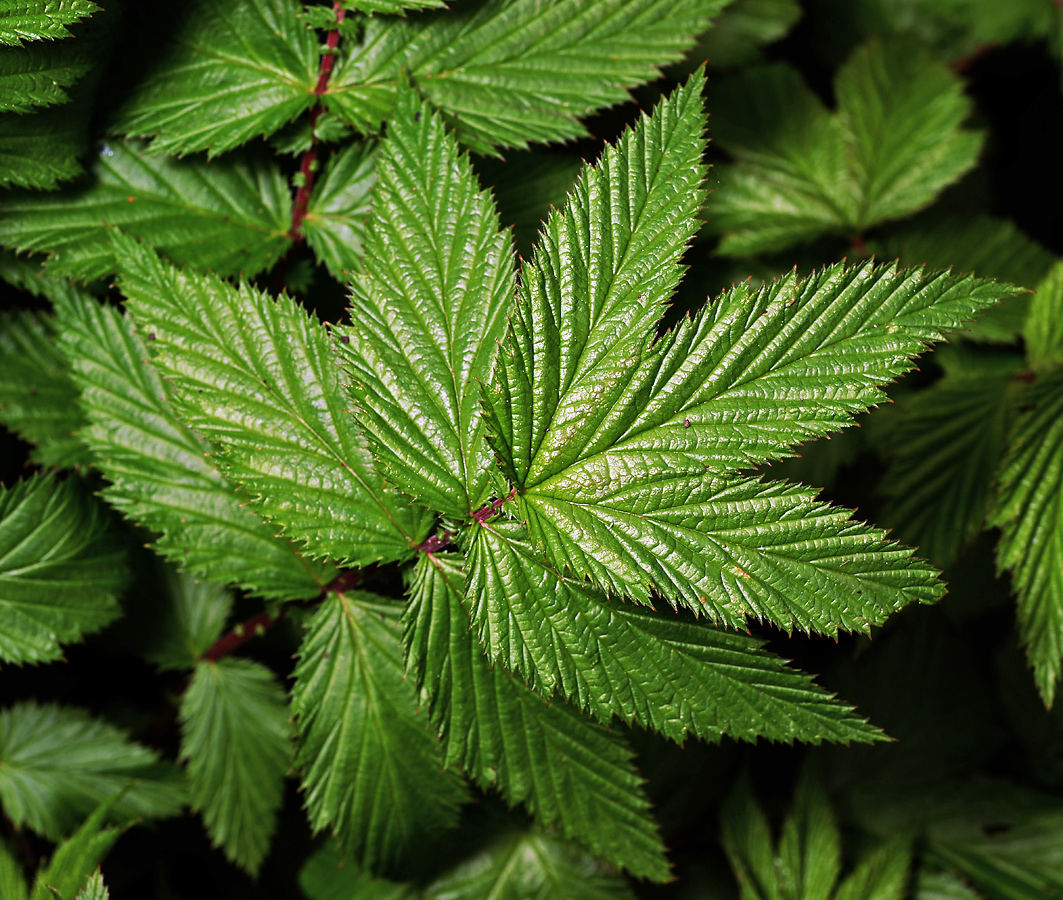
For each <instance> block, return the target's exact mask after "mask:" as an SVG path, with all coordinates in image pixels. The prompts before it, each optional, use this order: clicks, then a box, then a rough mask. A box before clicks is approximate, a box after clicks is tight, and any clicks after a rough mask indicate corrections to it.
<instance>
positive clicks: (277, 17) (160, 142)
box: [115, 0, 318, 156]
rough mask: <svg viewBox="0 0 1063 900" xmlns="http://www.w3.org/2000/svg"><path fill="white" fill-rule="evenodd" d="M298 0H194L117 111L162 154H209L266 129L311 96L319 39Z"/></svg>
mask: <svg viewBox="0 0 1063 900" xmlns="http://www.w3.org/2000/svg"><path fill="white" fill-rule="evenodd" d="M299 10H300V4H299V3H297V2H296V0H198V2H197V3H195V4H193V6H192V7H191V8H189V9H188V10H187V11H186V13H185V18H184V21H183V22H181V23H180V25H179V26H178V31H177V35H176V38H175V39H174V43H173V44H172V45H171V47H170V49H169V51H168V52H167V53H165V54H164V55H163V57H162V59H160V60H159V62H158V64H157V65H156V66H155V67H154V69H153V70H152V72H151V73H150V74H149V75H148V77H147V78H146V79H144V80H142V81H140V82H138V83H137V85H136V89H135V90H134V92H133V95H132V96H131V97H130V98H129V100H128V101H127V102H126V103H125V105H124V106H123V107H122V109H121V110H120V111H119V113H118V120H117V122H116V124H115V127H116V128H117V129H118V130H120V131H122V132H124V133H126V134H130V135H135V136H140V137H147V136H149V135H154V136H155V140H154V141H152V145H151V149H152V150H153V151H155V152H162V153H177V154H184V153H192V152H195V151H196V150H206V151H208V154H209V155H211V156H214V155H217V154H219V153H223V152H225V151H226V150H231V149H232V148H233V147H235V146H237V145H238V144H242V143H244V142H246V141H249V140H250V139H251V138H253V137H257V136H259V135H269V134H272V133H273V132H274V131H276V130H277V129H278V128H280V127H281V126H282V125H284V124H285V123H287V122H290V121H291V120H292V119H294V118H295V117H296V116H297V115H299V114H300V113H301V112H303V111H305V110H306V109H308V108H309V107H310V105H311V104H312V103H313V101H314V85H315V84H316V82H317V62H318V55H317V45H316V41H315V38H314V32H313V31H311V30H310V29H309V28H307V27H306V25H304V24H303V23H302V22H300V21H299V15H298V14H299Z"/></svg>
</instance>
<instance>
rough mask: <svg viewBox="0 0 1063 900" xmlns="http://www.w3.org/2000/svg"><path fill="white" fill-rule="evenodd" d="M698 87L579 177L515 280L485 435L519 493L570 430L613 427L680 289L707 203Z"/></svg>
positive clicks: (567, 449) (683, 91)
mask: <svg viewBox="0 0 1063 900" xmlns="http://www.w3.org/2000/svg"><path fill="white" fill-rule="evenodd" d="M703 83H704V76H703V75H700V74H695V75H694V76H693V77H692V78H691V79H690V81H689V82H688V83H687V84H686V85H685V86H684V87H682V88H680V89H678V90H677V91H676V92H675V93H673V94H672V96H671V97H669V98H668V99H667V100H665V101H663V102H662V103H660V104H659V105H658V106H657V108H656V110H655V111H654V113H653V115H652V116H644V117H643V118H642V119H641V120H640V122H639V123H638V125H637V126H636V127H635V128H633V129H628V130H626V131H625V132H624V134H623V135H622V137H621V138H620V141H619V142H618V144H616V145H615V146H611V147H608V148H606V151H605V153H604V154H603V156H602V158H601V160H600V161H599V162H598V163H597V164H596V165H594V166H586V167H585V168H584V170H583V172H582V174H581V175H580V179H579V181H578V182H577V184H576V186H575V187H574V188H573V190H572V193H571V194H570V197H569V202H568V204H567V205H566V207H565V209H564V210H563V211H562V212H555V213H553V214H552V215H551V216H550V219H549V221H548V222H547V224H546V226H545V228H544V229H543V232H542V234H541V236H540V240H539V243H538V245H537V246H536V248H535V253H534V255H533V256H532V259H531V260H530V261H529V262H528V263H526V264H525V265H524V267H523V269H522V271H521V279H520V289H519V292H518V295H517V305H516V309H515V311H514V313H513V315H512V316H511V318H510V328H509V333H508V334H507V336H506V339H505V340H504V342H503V345H502V353H501V356H500V362H499V365H498V368H497V370H496V373H495V384H494V385H493V386H492V387H491V388H490V389H489V390H488V391H487V397H486V400H487V404H486V415H487V421H488V438H489V440H490V441H491V445H492V447H493V449H494V450H495V452H496V454H497V455H498V456H499V457H500V461H501V463H502V467H503V470H504V471H506V473H507V474H508V475H509V477H510V478H511V479H512V480H513V481H515V482H516V484H517V485H518V486H519V487H524V486H525V485H526V484H535V483H537V482H539V481H541V480H542V479H543V478H545V477H548V475H549V474H551V473H552V472H554V471H557V469H558V468H561V467H563V466H564V464H565V463H566V462H568V461H569V459H570V458H571V457H572V456H573V452H572V451H573V450H574V449H576V448H575V447H573V446H571V444H572V442H571V441H570V439H569V437H570V434H571V433H572V432H574V431H575V432H579V433H580V434H581V435H582V434H586V437H587V438H590V436H591V435H592V434H594V433H595V432H597V431H601V430H604V431H608V430H609V429H610V426H611V424H612V422H611V420H612V419H613V418H615V413H613V410H612V407H613V405H614V402H615V397H616V393H617V390H618V389H619V391H621V392H622V391H623V388H624V385H625V384H626V383H627V382H628V380H629V379H630V378H631V376H632V373H633V372H634V371H635V369H636V368H637V366H638V364H639V361H640V357H641V355H642V350H643V349H644V348H645V345H646V344H647V342H648V339H649V336H650V335H652V333H653V332H654V329H655V327H656V325H657V320H658V319H659V318H660V315H661V311H662V309H663V307H664V304H665V303H666V302H667V301H668V299H669V297H670V296H671V293H672V291H673V290H674V288H675V286H676V284H677V283H678V281H679V278H680V274H681V269H680V266H679V259H680V257H681V255H682V253H683V250H684V249H685V247H686V244H687V241H688V240H689V239H690V237H691V236H692V235H693V234H694V232H695V230H696V228H697V224H696V222H695V220H694V215H695V213H696V212H697V210H698V207H699V206H700V204H701V199H702V196H703V194H702V192H701V189H700V184H701V180H702V177H703V175H704V168H703V166H702V163H701V156H702V153H703V151H704V148H705V143H704V138H703V135H702V132H703V130H704V114H703V112H702V108H701V88H702V85H703ZM566 444H569V446H565V445H566Z"/></svg>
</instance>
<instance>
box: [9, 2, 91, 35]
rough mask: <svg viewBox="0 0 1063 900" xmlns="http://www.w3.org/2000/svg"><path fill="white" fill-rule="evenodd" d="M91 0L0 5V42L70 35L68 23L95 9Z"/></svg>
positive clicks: (89, 13) (70, 23)
mask: <svg viewBox="0 0 1063 900" xmlns="http://www.w3.org/2000/svg"><path fill="white" fill-rule="evenodd" d="M98 9H99V7H98V6H97V5H96V4H95V3H92V2H91V0H18V2H17V3H5V4H4V5H3V6H2V7H0V44H16V45H21V43H22V41H39V40H55V39H56V38H65V37H69V36H70V31H69V29H67V28H66V26H67V25H72V24H73V23H74V22H77V21H78V20H79V19H83V18H84V17H85V16H88V15H91V14H92V13H94V12H96V10H98Z"/></svg>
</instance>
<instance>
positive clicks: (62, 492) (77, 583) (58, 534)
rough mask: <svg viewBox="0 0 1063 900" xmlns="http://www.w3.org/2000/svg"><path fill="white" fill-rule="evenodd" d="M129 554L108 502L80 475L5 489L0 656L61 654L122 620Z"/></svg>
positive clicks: (31, 659)
mask: <svg viewBox="0 0 1063 900" xmlns="http://www.w3.org/2000/svg"><path fill="white" fill-rule="evenodd" d="M125 559H126V551H125V546H124V544H123V542H122V540H121V537H120V536H119V535H118V533H117V532H116V531H115V529H114V527H113V523H112V521H111V519H110V516H109V515H108V513H107V511H106V507H104V506H103V504H101V503H100V502H99V501H98V500H96V499H95V498H94V497H90V496H89V495H88V493H87V492H86V491H85V490H84V488H82V487H81V485H80V484H79V483H78V482H77V480H76V479H72V478H71V479H67V480H65V481H57V480H56V479H55V477H54V476H51V475H35V476H32V477H31V478H29V479H27V480H25V481H19V482H17V483H16V484H15V485H14V486H13V487H11V488H7V487H3V486H0V659H3V660H4V661H5V662H14V663H20V664H21V663H27V662H28V663H37V662H47V661H49V660H53V659H60V658H61V657H62V655H63V653H62V650H61V649H60V647H59V645H60V644H68V643H71V642H75V641H79V640H81V637H82V635H84V634H91V633H92V632H94V631H98V630H99V629H101V628H102V627H103V626H104V625H106V624H107V623H108V622H110V621H112V620H113V619H114V618H116V617H117V616H118V615H119V614H120V612H121V611H120V609H119V607H118V601H117V596H118V595H119V594H120V593H121V592H122V590H123V588H124V587H125V586H126V584H127V582H128V580H129V573H128V570H127V569H126V567H125Z"/></svg>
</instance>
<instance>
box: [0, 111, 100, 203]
mask: <svg viewBox="0 0 1063 900" xmlns="http://www.w3.org/2000/svg"><path fill="white" fill-rule="evenodd" d="M88 114H89V110H88V108H87V106H84V105H82V104H78V103H75V104H72V105H67V106H62V107H58V108H51V109H46V110H44V111H43V112H38V113H34V114H33V115H28V116H20V115H15V114H14V113H0V188H6V187H9V186H11V185H16V186H18V187H26V188H34V189H42V188H54V187H55V186H56V185H57V184H58V183H59V182H60V181H69V180H70V179H71V178H74V177H76V176H77V175H80V174H81V172H82V168H81V163H79V162H78V158H79V157H80V156H82V155H83V154H84V153H85V151H86V150H87V149H88V142H87V136H86V131H87V126H88ZM4 205H5V206H6V205H7V202H6V200H5V203H4Z"/></svg>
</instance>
